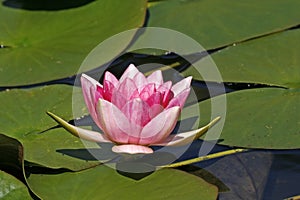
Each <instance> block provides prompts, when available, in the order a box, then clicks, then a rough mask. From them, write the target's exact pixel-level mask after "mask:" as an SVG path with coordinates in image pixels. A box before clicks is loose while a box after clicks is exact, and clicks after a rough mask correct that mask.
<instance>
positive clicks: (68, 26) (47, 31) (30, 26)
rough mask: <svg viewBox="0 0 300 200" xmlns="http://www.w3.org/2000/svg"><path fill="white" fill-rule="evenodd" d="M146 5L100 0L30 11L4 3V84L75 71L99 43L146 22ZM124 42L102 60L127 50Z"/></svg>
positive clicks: (0, 59) (0, 36) (0, 61)
mask: <svg viewBox="0 0 300 200" xmlns="http://www.w3.org/2000/svg"><path fill="white" fill-rule="evenodd" d="M145 9H146V1H145V0H142V1H141V0H134V1H117V2H116V1H111V0H97V1H93V2H92V3H89V4H87V5H84V6H82V7H78V8H73V9H66V10H60V11H28V10H21V9H15V8H9V7H5V6H3V5H2V4H0V18H1V20H2V22H1V24H0V30H1V32H0V45H1V47H6V48H0V72H1V73H0V85H1V86H7V85H24V84H32V83H38V82H44V81H49V80H53V79H58V78H64V77H68V76H71V75H74V74H76V73H77V71H78V70H79V67H80V64H81V63H82V62H83V60H84V58H85V57H86V56H87V54H88V53H89V52H90V51H91V50H92V49H93V48H94V47H95V46H96V45H98V44H99V43H101V42H102V41H104V40H105V39H107V38H109V37H110V36H113V35H115V34H118V33H120V32H122V31H125V30H128V29H131V28H137V27H139V26H141V25H142V24H143V22H144V17H145ZM125 39H126V38H125ZM127 39H128V43H129V41H130V40H129V38H127ZM124 44H125V43H120V45H118V44H115V45H114V46H113V50H112V49H110V50H108V51H110V52H114V53H111V54H110V55H109V56H110V57H104V58H102V59H103V60H102V61H103V63H104V62H107V61H109V60H110V59H111V58H113V56H115V55H116V54H117V53H119V52H120V51H121V50H123V49H124V48H125V46H124ZM103 63H98V64H99V65H100V64H103ZM91 67H92V68H93V67H95V66H91Z"/></svg>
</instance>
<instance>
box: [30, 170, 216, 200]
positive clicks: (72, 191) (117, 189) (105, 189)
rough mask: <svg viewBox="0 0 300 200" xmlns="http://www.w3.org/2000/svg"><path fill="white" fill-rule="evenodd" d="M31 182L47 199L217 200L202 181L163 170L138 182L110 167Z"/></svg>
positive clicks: (39, 177) (213, 190)
mask: <svg viewBox="0 0 300 200" xmlns="http://www.w3.org/2000/svg"><path fill="white" fill-rule="evenodd" d="M28 182H29V184H30V186H31V187H32V188H33V190H34V191H35V192H36V193H37V194H39V195H40V196H41V197H42V198H43V199H60V198H61V197H62V194H63V195H64V198H65V199H70V200H71V199H151V200H152V199H193V200H194V199H207V200H209V199H216V198H217V188H216V187H215V186H213V185H210V184H208V183H206V182H205V181H204V180H202V179H201V178H198V177H196V176H193V175H190V174H187V173H185V172H182V171H178V170H174V169H168V170H166V169H163V170H159V171H156V172H155V173H153V174H151V175H149V176H147V177H146V178H144V179H142V180H140V181H134V180H132V179H128V178H126V177H124V176H121V175H119V174H117V172H116V171H115V170H113V169H111V168H108V167H106V166H99V167H96V168H93V169H89V170H84V171H81V172H76V173H63V174H58V175H35V174H32V175H31V176H30V177H29V179H28Z"/></svg>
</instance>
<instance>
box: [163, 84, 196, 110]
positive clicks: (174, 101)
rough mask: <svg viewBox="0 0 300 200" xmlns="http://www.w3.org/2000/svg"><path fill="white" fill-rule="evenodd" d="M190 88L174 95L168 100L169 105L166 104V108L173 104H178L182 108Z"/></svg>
mask: <svg viewBox="0 0 300 200" xmlns="http://www.w3.org/2000/svg"><path fill="white" fill-rule="evenodd" d="M190 90H191V89H190V88H187V89H185V90H184V91H183V92H181V93H180V94H178V95H177V96H176V97H174V98H173V99H172V100H171V101H170V102H169V105H168V106H167V108H171V107H174V106H180V108H183V106H184V104H185V101H186V99H187V97H188V96H189V94H190Z"/></svg>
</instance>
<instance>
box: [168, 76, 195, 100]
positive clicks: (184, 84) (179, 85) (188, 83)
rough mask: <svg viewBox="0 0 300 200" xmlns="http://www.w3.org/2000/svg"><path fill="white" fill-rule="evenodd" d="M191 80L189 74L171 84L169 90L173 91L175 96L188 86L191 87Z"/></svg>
mask: <svg viewBox="0 0 300 200" xmlns="http://www.w3.org/2000/svg"><path fill="white" fill-rule="evenodd" d="M191 81H192V77H191V76H189V77H187V78H185V79H183V80H181V81H179V82H178V83H176V84H175V85H173V87H172V88H171V90H172V91H173V93H174V96H175V97H176V96H177V95H178V94H180V93H181V92H182V91H183V90H185V89H187V88H190V87H191Z"/></svg>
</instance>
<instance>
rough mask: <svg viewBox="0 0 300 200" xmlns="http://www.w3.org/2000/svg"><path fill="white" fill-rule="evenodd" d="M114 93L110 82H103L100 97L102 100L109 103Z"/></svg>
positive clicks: (113, 87)
mask: <svg viewBox="0 0 300 200" xmlns="http://www.w3.org/2000/svg"><path fill="white" fill-rule="evenodd" d="M114 91H115V86H114V84H112V83H111V82H110V81H108V80H104V83H103V91H102V95H103V98H104V99H105V100H107V101H111V98H112V94H113V92H114Z"/></svg>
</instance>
